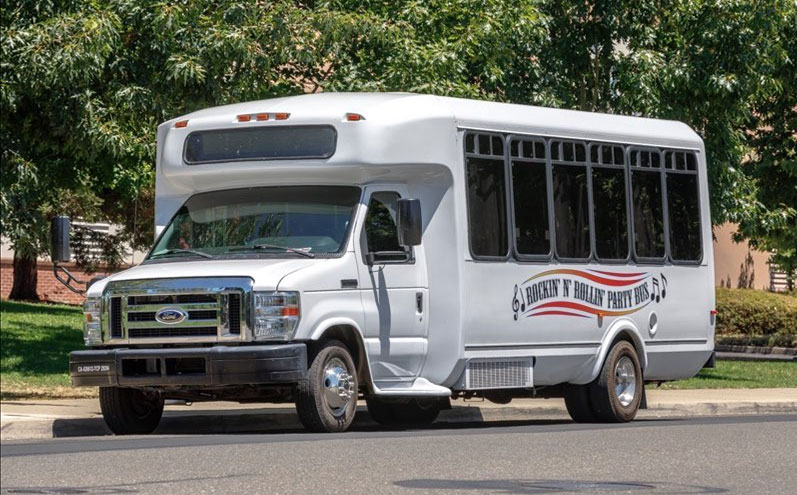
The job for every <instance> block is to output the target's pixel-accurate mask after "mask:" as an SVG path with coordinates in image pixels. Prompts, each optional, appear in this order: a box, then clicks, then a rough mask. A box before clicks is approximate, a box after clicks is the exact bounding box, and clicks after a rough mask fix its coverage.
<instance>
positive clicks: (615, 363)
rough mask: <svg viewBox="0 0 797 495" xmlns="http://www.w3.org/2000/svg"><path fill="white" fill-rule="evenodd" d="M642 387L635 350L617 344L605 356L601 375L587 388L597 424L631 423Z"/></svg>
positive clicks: (621, 343) (627, 345)
mask: <svg viewBox="0 0 797 495" xmlns="http://www.w3.org/2000/svg"><path fill="white" fill-rule="evenodd" d="M632 374H633V376H631V375H632ZM643 387H644V382H643V380H642V368H641V366H640V365H639V358H638V357H637V353H636V349H634V346H633V345H631V343H629V342H626V341H624V340H622V341H619V342H617V343H616V344H615V345H614V347H612V349H611V350H610V351H609V354H608V355H607V356H606V361H605V362H604V363H603V368H602V369H601V372H600V375H598V378H597V379H596V380H595V381H594V382H592V383H591V384H590V385H589V402H590V404H591V405H592V412H593V414H594V415H595V418H596V420H598V421H600V422H603V423H626V422H628V421H631V420H632V419H634V416H636V413H637V411H638V410H639V405H640V403H641V401H642V392H643Z"/></svg>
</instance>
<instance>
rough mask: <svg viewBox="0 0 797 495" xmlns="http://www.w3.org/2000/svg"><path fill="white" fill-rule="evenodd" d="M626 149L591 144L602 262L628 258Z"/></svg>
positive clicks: (597, 251)
mask: <svg viewBox="0 0 797 495" xmlns="http://www.w3.org/2000/svg"><path fill="white" fill-rule="evenodd" d="M623 151H624V150H623V147H622V146H618V145H612V144H598V143H592V144H591V145H590V164H591V165H592V167H591V169H592V203H593V208H592V210H593V215H594V217H593V218H594V225H595V255H596V256H597V257H598V259H602V260H624V259H626V258H627V257H628V218H627V217H628V215H627V210H626V194H625V153H624V152H623Z"/></svg>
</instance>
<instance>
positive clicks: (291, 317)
mask: <svg viewBox="0 0 797 495" xmlns="http://www.w3.org/2000/svg"><path fill="white" fill-rule="evenodd" d="M254 296H255V315H254V316H255V325H254V338H255V340H275V339H280V340H289V339H290V338H291V337H293V331H294V330H296V325H297V324H298V323H299V293H298V292H255V293H254Z"/></svg>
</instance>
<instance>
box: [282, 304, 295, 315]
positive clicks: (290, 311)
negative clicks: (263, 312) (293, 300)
mask: <svg viewBox="0 0 797 495" xmlns="http://www.w3.org/2000/svg"><path fill="white" fill-rule="evenodd" d="M282 316H299V308H298V306H283V308H282Z"/></svg>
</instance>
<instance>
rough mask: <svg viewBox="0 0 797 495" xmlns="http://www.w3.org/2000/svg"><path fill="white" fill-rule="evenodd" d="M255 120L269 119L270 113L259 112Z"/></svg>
mask: <svg viewBox="0 0 797 495" xmlns="http://www.w3.org/2000/svg"><path fill="white" fill-rule="evenodd" d="M255 120H259V121H263V120H268V114H267V113H259V114H257V115H255Z"/></svg>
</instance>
